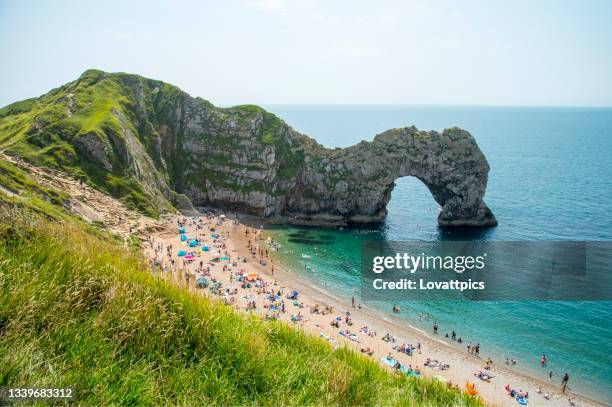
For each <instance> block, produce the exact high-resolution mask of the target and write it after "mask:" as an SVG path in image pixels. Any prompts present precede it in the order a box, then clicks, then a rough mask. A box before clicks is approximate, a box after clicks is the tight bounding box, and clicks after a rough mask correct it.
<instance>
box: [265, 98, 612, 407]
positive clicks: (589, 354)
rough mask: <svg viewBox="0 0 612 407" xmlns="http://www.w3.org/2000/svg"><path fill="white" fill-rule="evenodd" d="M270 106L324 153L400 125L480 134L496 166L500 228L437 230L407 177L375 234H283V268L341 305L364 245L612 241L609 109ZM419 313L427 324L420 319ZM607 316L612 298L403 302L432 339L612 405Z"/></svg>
mask: <svg viewBox="0 0 612 407" xmlns="http://www.w3.org/2000/svg"><path fill="white" fill-rule="evenodd" d="M265 107H266V108H267V109H268V110H270V111H272V112H273V113H275V114H277V115H278V116H279V117H281V118H282V119H284V120H285V121H286V122H287V123H289V124H290V125H292V126H293V127H294V128H296V129H297V130H299V131H301V132H303V133H305V134H308V135H310V136H311V137H314V138H315V139H317V140H318V141H319V142H320V143H322V144H323V145H325V146H327V147H337V146H338V147H345V146H349V145H352V144H355V143H357V142H359V141H360V140H371V139H372V137H373V136H374V135H375V134H377V133H380V132H382V131H384V130H386V129H389V128H392V127H403V126H409V125H413V124H414V125H416V126H417V127H418V128H420V129H424V130H431V129H433V130H442V129H443V128H446V127H451V126H459V127H462V128H464V129H466V130H468V131H470V132H471V133H472V134H473V135H474V136H475V137H476V140H477V142H478V144H479V145H480V148H481V149H482V151H483V152H484V153H485V155H486V156H487V159H488V161H489V164H490V166H491V172H490V174H489V184H488V188H487V195H486V197H485V201H486V202H487V204H488V205H489V207H490V208H491V210H492V211H493V212H494V214H495V215H496V217H497V219H498V221H499V226H498V227H496V228H493V229H488V230H485V231H478V232H474V231H452V232H450V231H443V230H440V229H439V228H438V227H437V226H436V216H437V213H438V206H437V204H436V203H435V201H434V200H433V198H432V197H431V194H430V193H429V191H428V190H427V188H426V187H425V186H424V185H423V184H422V183H420V181H418V180H416V179H414V178H409V177H407V178H402V179H399V180H397V182H396V184H397V186H396V188H395V190H394V191H393V195H392V199H391V202H390V203H389V207H388V209H389V215H388V217H387V219H386V221H385V223H384V224H383V225H381V226H379V227H368V228H358V229H351V228H346V229H343V230H339V229H328V228H298V227H275V229H276V231H275V233H276V235H277V238H278V239H279V240H280V241H281V243H282V244H283V251H284V253H282V254H281V256H283V257H284V259H285V261H286V262H287V263H289V264H291V265H292V266H293V269H294V270H295V271H296V272H297V273H300V274H302V275H303V276H306V277H307V278H308V279H310V280H312V281H313V282H315V283H316V284H319V285H321V286H325V287H326V290H328V291H330V292H332V293H334V294H335V295H338V296H340V297H346V298H348V297H350V296H351V295H355V296H356V298H359V292H360V280H359V270H360V264H359V261H360V251H359V249H360V242H361V241H362V240H364V239H366V240H369V239H387V240H472V239H476V240H612V205H611V204H610V199H611V198H612V109H590V108H509V107H491V108H489V107H486V108H485V107H426V106H295V105H293V106H279V105H271V106H265ZM305 238H306V240H307V241H308V242H309V243H307V244H305V243H304V239H305ZM288 252H290V253H288ZM302 253H306V254H309V255H312V259H311V260H304V259H302V258H301V254H302ZM306 264H308V265H309V267H310V268H311V269H310V270H306V269H305V265H306ZM369 305H370V306H374V307H377V308H380V309H381V310H384V311H389V307H390V304H388V303H369ZM419 313H427V314H428V315H429V317H427V318H424V319H422V320H420V319H419V318H417V314H419ZM611 315H612V303H611V302H544V301H542V302H479V303H471V302H435V303H434V302H432V303H425V302H411V303H405V304H402V314H401V318H404V319H405V320H406V322H407V323H410V324H412V325H414V326H417V327H419V328H421V329H423V330H426V331H430V330H431V325H432V323H433V321H434V320H435V321H437V322H438V324H439V325H440V327H441V332H442V333H445V332H450V331H451V330H452V329H454V330H455V331H457V334H458V336H460V337H462V338H463V340H464V343H467V342H468V341H477V342H480V343H481V349H482V351H481V354H484V355H492V356H494V357H495V358H496V360H497V361H498V363H499V362H502V361H503V358H504V357H506V356H510V357H512V358H515V359H517V360H518V365H517V368H520V369H523V370H526V371H528V372H530V373H531V374H532V375H534V376H537V377H540V378H545V379H546V380H547V378H548V370H553V372H554V376H553V380H554V382H555V383H558V382H559V381H560V379H561V376H562V374H563V372H564V371H567V372H569V374H570V388H572V389H574V390H576V391H579V392H582V393H584V394H587V395H590V396H592V397H594V398H596V399H599V400H601V401H604V402H606V403H612V379H611V378H612V319H611ZM542 353H545V354H546V355H547V357H548V359H549V366H548V368H546V369H541V368H540V367H539V357H540V355H541V354H542Z"/></svg>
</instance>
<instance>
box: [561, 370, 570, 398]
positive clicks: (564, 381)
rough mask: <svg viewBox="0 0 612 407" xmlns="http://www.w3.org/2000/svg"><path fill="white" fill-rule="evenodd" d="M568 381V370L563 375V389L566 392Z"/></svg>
mask: <svg viewBox="0 0 612 407" xmlns="http://www.w3.org/2000/svg"><path fill="white" fill-rule="evenodd" d="M567 382H569V375H568V374H567V372H565V374H564V375H563V379H561V391H562V392H563V393H565V389H566V388H567Z"/></svg>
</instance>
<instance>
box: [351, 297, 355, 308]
mask: <svg viewBox="0 0 612 407" xmlns="http://www.w3.org/2000/svg"><path fill="white" fill-rule="evenodd" d="M351 304H352V306H353V308H355V296H353V297H352V298H351Z"/></svg>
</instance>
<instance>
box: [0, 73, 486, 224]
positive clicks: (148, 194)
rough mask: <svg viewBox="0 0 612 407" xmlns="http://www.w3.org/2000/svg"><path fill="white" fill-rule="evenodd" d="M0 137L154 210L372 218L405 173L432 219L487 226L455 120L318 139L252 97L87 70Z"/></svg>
mask: <svg viewBox="0 0 612 407" xmlns="http://www.w3.org/2000/svg"><path fill="white" fill-rule="evenodd" d="M23 135H26V136H25V137H22V136H23ZM0 136H1V137H0V140H4V141H3V142H2V145H0V147H2V146H4V147H6V148H7V149H8V150H9V151H10V150H12V151H13V152H14V153H16V154H19V155H21V156H23V157H24V158H26V159H31V160H36V159H40V157H41V156H42V157H43V158H44V159H45V163H46V164H51V165H56V166H57V167H60V168H63V169H69V170H71V171H72V172H77V173H84V174H86V175H87V176H88V177H89V179H90V180H91V181H92V182H93V183H94V184H96V185H98V186H99V187H100V188H102V189H106V190H107V191H108V192H110V193H111V194H113V193H115V194H116V193H124V194H126V195H125V197H124V198H125V199H126V200H127V201H128V202H129V201H130V199H135V202H136V203H138V204H144V203H143V202H146V203H147V204H150V205H152V206H153V207H154V208H155V209H156V210H162V209H163V208H167V207H168V206H170V205H175V206H176V205H177V202H180V206H182V207H187V208H188V207H190V205H189V203H188V202H186V200H185V197H184V196H183V195H182V194H184V195H185V196H186V197H188V198H189V200H191V202H192V203H193V205H195V206H217V207H222V208H226V209H232V210H237V211H241V212H246V213H250V214H254V215H258V216H261V217H266V218H270V219H276V220H278V221H283V222H297V223H315V224H320V223H326V224H329V223H332V224H345V223H351V222H357V223H370V222H379V221H381V220H382V219H384V217H385V215H386V205H387V203H388V202H389V199H390V197H391V192H392V190H393V187H394V181H395V180H396V179H397V178H399V177H404V176H414V177H417V178H418V179H420V180H421V181H422V182H423V183H424V184H425V185H426V186H427V187H428V188H429V190H430V191H431V193H432V196H433V197H434V199H435V200H436V201H437V202H438V203H439V204H440V206H441V208H442V210H441V212H440V215H439V217H438V222H439V224H440V225H441V226H492V225H495V224H496V220H495V217H494V216H493V214H492V213H491V211H490V210H489V209H488V208H487V206H486V205H485V203H484V201H483V196H484V194H485V189H486V185H487V174H488V171H489V166H488V164H487V161H486V159H485V157H484V155H483V154H482V152H481V151H480V149H479V148H478V145H477V144H476V141H475V140H474V138H473V137H472V136H471V135H470V134H469V133H468V132H466V131H464V130H461V129H458V128H452V129H447V130H445V131H444V132H442V133H438V132H424V131H419V130H417V129H416V128H414V127H407V128H402V129H392V130H389V131H386V132H384V133H382V134H379V135H377V136H376V137H375V138H374V140H373V141H371V142H361V143H359V144H357V145H354V146H352V147H349V148H344V149H339V148H338V149H326V148H324V147H323V146H321V145H320V144H318V143H317V142H316V141H314V140H313V139H311V138H309V137H307V136H305V135H302V134H300V133H298V132H296V131H295V130H293V129H292V128H291V127H289V126H288V125H287V124H285V123H284V122H283V121H282V120H280V119H279V118H278V117H276V116H274V115H273V114H271V113H269V112H266V111H265V110H263V109H261V108H260V107H257V106H251V105H247V106H236V107H233V108H218V107H215V106H213V105H212V104H211V103H209V102H207V101H205V100H203V99H200V98H193V97H191V96H189V95H188V94H186V93H185V92H182V91H181V90H179V89H177V88H176V87H174V86H171V85H168V84H166V83H163V82H160V81H155V80H151V79H146V78H142V77H140V76H136V75H129V74H122V73H117V74H109V73H104V72H101V71H95V70H90V71H87V72H85V73H84V74H83V75H82V76H81V77H80V78H79V79H78V80H77V81H75V82H71V83H69V84H67V85H64V86H63V87H61V88H59V89H55V90H53V91H51V92H50V93H48V94H47V95H44V96H42V97H40V98H38V99H34V100H30V101H24V102H19V103H17V104H14V105H10V106H8V107H6V108H4V109H2V110H0ZM53 144H55V145H53ZM58 149H59V150H62V149H63V150H65V154H60V155H58V151H57V150H58ZM47 151H51V152H53V155H51V156H49V155H47V156H45V154H46V152H47ZM41 152H43V153H41ZM118 180H120V181H118ZM117 184H118V185H119V186H120V187H121V188H116V187H115V186H116V185H117ZM177 197H180V199H177ZM136 198H138V199H136Z"/></svg>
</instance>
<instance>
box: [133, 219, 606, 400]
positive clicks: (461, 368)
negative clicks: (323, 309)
mask: <svg viewBox="0 0 612 407" xmlns="http://www.w3.org/2000/svg"><path fill="white" fill-rule="evenodd" d="M178 218H180V217H179V216H172V217H170V219H169V220H168V221H166V222H165V225H163V226H164V227H163V228H162V230H161V231H158V232H154V233H153V234H152V235H151V237H152V238H153V240H152V242H151V243H152V244H162V245H167V244H172V245H173V246H174V247H173V253H172V256H173V257H174V258H175V259H178V258H177V257H176V252H177V250H178V248H179V247H180V248H184V246H185V245H181V242H180V240H179V235H178V232H177V230H176V227H175V222H176V220H177V219H178ZM200 218H201V219H205V216H204V215H203V214H201V215H200ZM187 219H190V218H187ZM217 221H218V218H217V219H213V220H212V221H211V222H212V223H213V224H216V222H217ZM209 223H210V222H209ZM257 223H259V224H261V223H262V221H261V220H259V221H258V220H256V219H250V218H249V217H247V218H245V219H240V222H238V223H234V221H229V220H226V221H225V222H223V226H219V227H218V229H217V230H218V232H216V233H220V234H221V233H222V234H226V233H227V235H228V236H227V237H225V238H223V239H222V242H223V244H224V245H225V246H226V250H227V252H228V253H230V256H231V257H232V258H233V257H234V255H236V256H240V258H241V259H248V260H247V263H240V264H239V265H238V266H237V267H234V268H233V269H234V271H235V269H236V268H239V269H241V268H244V269H248V271H255V272H256V273H257V274H258V275H259V276H261V278H262V281H265V282H267V283H268V284H269V286H270V287H273V288H274V290H277V289H283V298H284V294H285V293H287V292H290V291H291V290H293V289H295V290H297V291H298V292H299V293H300V296H299V302H300V303H303V304H306V305H305V306H304V307H303V308H299V307H296V306H293V305H291V302H290V301H289V300H286V299H285V302H287V304H288V305H287V313H285V314H283V315H281V318H279V319H281V320H285V321H287V323H289V324H290V325H295V326H296V328H297V329H301V330H303V331H304V332H306V333H308V334H313V335H316V336H319V337H324V338H327V339H326V340H328V341H329V342H330V343H331V346H333V347H338V346H347V347H348V348H351V349H353V350H355V351H356V352H357V353H359V352H360V349H361V348H364V347H365V348H370V350H371V351H372V352H373V355H372V357H373V358H374V360H376V362H377V363H379V364H381V362H380V359H381V357H384V356H386V355H387V354H389V353H391V355H392V356H393V358H395V359H396V360H399V361H400V362H401V363H403V364H405V365H411V366H415V367H416V366H418V367H419V368H420V370H421V372H422V373H423V375H424V376H426V377H432V376H435V375H438V376H440V375H441V376H443V377H444V378H445V379H446V380H449V381H451V382H452V383H453V385H456V386H458V387H459V388H460V389H461V390H462V391H463V389H464V385H465V383H466V382H468V381H469V382H470V383H474V384H475V385H476V389H477V391H478V393H479V396H481V398H482V399H483V400H485V401H486V402H491V403H493V404H494V405H512V406H514V405H516V404H517V401H516V400H515V399H514V398H511V397H509V396H508V395H507V394H506V391H505V390H504V386H505V385H506V384H510V386H511V387H512V388H513V389H515V390H517V391H518V390H524V391H527V392H529V398H528V401H529V404H531V405H538V406H540V405H542V406H558V405H568V404H569V403H568V397H570V398H571V399H572V400H573V401H574V402H575V403H576V404H577V405H583V406H604V405H605V403H602V402H599V401H597V400H594V399H591V398H589V397H588V396H585V395H582V394H579V393H576V392H574V391H570V390H568V392H567V393H566V394H562V393H561V391H560V385H558V384H557V385H555V384H553V383H551V382H546V381H543V380H541V379H538V378H535V377H532V376H531V375H529V374H528V373H527V372H521V371H517V370H515V369H512V368H509V367H507V366H505V365H504V363H503V361H502V362H501V363H499V362H498V361H494V363H493V365H492V367H491V369H490V370H489V371H488V372H489V373H491V374H493V375H494V376H495V378H493V379H491V381H490V382H484V381H481V380H479V379H478V378H476V377H475V376H474V375H473V373H475V372H477V371H483V372H484V371H485V370H484V369H483V365H484V361H485V359H486V355H483V357H476V356H472V355H469V354H468V353H467V352H466V351H461V350H459V349H457V348H455V347H454V346H452V345H451V344H449V343H447V342H446V341H444V340H443V339H441V338H436V337H434V336H432V335H430V334H428V333H427V332H425V331H424V330H422V329H420V328H417V327H415V326H413V325H411V324H409V323H408V321H406V320H400V319H399V318H397V319H396V318H394V317H393V316H388V315H385V314H384V312H383V311H381V310H378V309H374V308H372V307H368V306H367V305H363V306H362V308H361V309H358V308H353V307H352V306H351V302H350V299H345V298H342V297H341V296H335V295H334V294H332V293H329V292H327V291H326V290H325V289H324V288H322V287H318V286H317V285H316V284H314V283H313V282H310V281H307V280H306V279H305V278H304V277H302V276H298V275H296V273H295V272H292V271H289V270H287V268H288V267H287V265H286V264H282V263H281V261H280V259H279V258H278V257H279V256H277V255H272V256H271V257H268V256H266V257H265V259H266V260H267V261H268V263H267V264H266V265H265V266H262V265H261V264H259V262H258V261H257V259H254V258H253V257H252V255H251V252H250V249H249V248H248V241H249V240H252V239H253V238H254V235H253V232H251V234H249V235H248V236H245V230H247V229H251V230H252V229H253V225H256V224H257ZM207 227H208V226H207ZM190 231H191V230H188V235H189V232H190ZM191 232H192V234H193V231H191ZM206 233H209V232H208V231H206ZM269 235H270V233H268V236H269ZM264 236H265V237H264ZM262 238H263V239H265V238H267V236H266V231H265V230H264V231H263V234H262ZM207 241H211V239H210V238H204V239H203V242H205V243H206V242H207ZM259 242H261V243H260V244H263V243H265V240H259ZM196 249H199V247H196ZM164 250H165V249H164ZM164 250H162V257H163V255H164V254H165V252H164ZM185 250H188V249H185ZM211 250H212V247H211ZM144 252H145V255H146V257H147V258H148V259H151V258H156V255H157V253H152V250H151V248H149V249H145V250H144ZM207 253H209V254H210V253H211V252H207ZM271 253H272V252H270V254H271ZM202 258H205V253H202V257H199V258H198V259H197V261H196V262H195V263H198V262H199V261H200V259H202ZM162 263H163V260H162ZM194 266H195V265H194ZM271 266H273V267H274V273H273V274H272V272H271ZM218 268H219V267H216V269H215V270H211V276H212V275H214V276H215V277H216V278H219V281H222V282H223V286H224V287H225V286H226V285H230V284H231V283H232V282H231V279H230V278H228V275H227V274H228V273H227V272H220V270H218ZM187 270H188V271H189V267H187ZM183 271H184V270H183V269H180V270H174V271H173V272H172V273H167V274H166V277H172V280H173V282H175V283H176V284H182V285H183V286H185V287H186V288H188V289H189V290H191V291H195V292H199V293H201V294H205V295H206V296H208V297H212V298H219V297H216V296H214V295H212V294H210V293H209V290H208V289H197V288H195V286H194V281H193V280H195V278H194V279H192V281H191V284H190V285H185V280H184V278H182V273H183ZM163 275H164V273H163V272H162V276H163ZM223 277H225V279H224V278H223ZM270 279H272V280H274V283H275V284H276V285H273V283H272V281H270ZM233 285H236V284H235V283H234V284H233ZM237 292H238V294H239V295H238V297H239V298H238V300H237V301H236V302H235V304H234V305H235V308H236V309H237V310H240V311H242V312H245V308H246V307H245V303H246V301H245V300H244V298H245V296H249V297H248V298H249V299H255V301H256V303H257V306H258V308H257V309H256V310H255V312H256V313H258V314H259V315H260V316H264V315H265V314H266V312H265V310H264V309H263V308H261V305H262V304H264V303H265V301H266V300H265V299H264V297H265V295H260V294H258V295H255V294H254V293H253V289H238V291H237ZM314 304H318V305H320V306H331V307H332V308H333V310H334V312H333V313H331V314H329V315H320V314H313V313H309V309H308V308H310V307H312V306H314ZM346 311H350V313H351V319H352V320H353V325H352V326H347V325H346V324H345V323H344V321H343V322H342V323H341V326H340V330H344V329H349V330H350V331H351V333H354V334H356V337H358V338H359V340H360V342H356V341H352V340H349V339H347V338H345V337H343V336H341V335H339V334H338V331H339V330H338V329H337V328H333V327H332V326H331V325H330V321H331V320H332V318H333V317H336V316H340V317H344V316H345V314H346ZM247 312H250V311H247ZM292 312H293V314H294V315H295V312H298V313H300V314H304V315H303V316H304V317H305V319H306V321H300V322H291V320H290V318H289V315H290V314H291V313H292ZM298 315H299V314H298ZM362 326H367V327H368V329H369V330H370V331H372V330H374V331H376V333H377V335H376V336H373V337H372V336H369V335H366V334H364V333H363V332H360V327H362ZM386 333H390V334H391V335H393V336H396V337H398V338H399V339H398V340H397V342H396V344H397V345H399V344H401V343H402V342H406V343H410V344H412V345H413V346H414V345H416V344H417V343H418V344H420V348H421V351H420V352H417V351H414V352H413V354H412V356H409V355H406V354H400V353H399V352H396V351H395V350H393V348H392V345H393V343H389V342H384V341H382V340H381V338H382V337H383V335H385V334H386ZM364 357H367V356H364ZM426 358H431V359H432V360H439V361H441V362H443V363H447V364H449V365H450V368H449V369H448V370H434V369H430V368H429V367H425V366H424V364H425V360H426ZM389 370H392V369H391V368H389ZM538 387H539V388H541V390H542V393H541V394H538V393H537V392H536V389H537V388H538ZM546 393H548V394H550V399H549V400H546V399H545V398H544V397H543V395H544V394H546Z"/></svg>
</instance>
